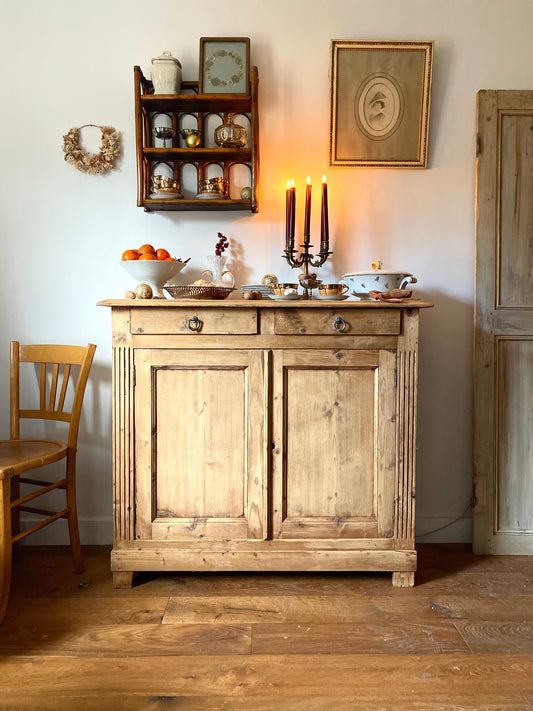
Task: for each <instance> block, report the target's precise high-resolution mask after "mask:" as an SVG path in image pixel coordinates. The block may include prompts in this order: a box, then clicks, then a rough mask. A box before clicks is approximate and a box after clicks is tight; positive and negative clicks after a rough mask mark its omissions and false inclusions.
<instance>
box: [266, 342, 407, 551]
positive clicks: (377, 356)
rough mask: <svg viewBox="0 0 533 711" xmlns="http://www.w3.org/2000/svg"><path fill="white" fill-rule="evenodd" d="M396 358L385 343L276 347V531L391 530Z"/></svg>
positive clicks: (358, 533) (347, 533)
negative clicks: (375, 346) (378, 346)
mask: <svg viewBox="0 0 533 711" xmlns="http://www.w3.org/2000/svg"><path fill="white" fill-rule="evenodd" d="M395 362H396V357H395V354H394V353H393V352H389V351H350V350H341V351H326V350H324V351H314V352H312V351H304V350H301V351H279V352H276V353H275V355H274V392H275V414H274V440H275V450H274V491H275V492H276V494H277V495H276V496H275V499H274V535H275V536H278V537H281V538H339V537H340V538H343V537H344V538H368V537H379V538H382V537H390V536H392V526H393V520H392V517H393V498H394V474H395V451H396V450H395V447H396V443H395V436H396V430H395V387H394V368H395Z"/></svg>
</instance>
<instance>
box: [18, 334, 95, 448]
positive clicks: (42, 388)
mask: <svg viewBox="0 0 533 711" xmlns="http://www.w3.org/2000/svg"><path fill="white" fill-rule="evenodd" d="M95 350H96V346H95V345H94V344H92V343H89V344H87V346H86V347H85V348H84V347H83V346H66V345H57V346H56V345H21V344H20V343H19V342H18V341H12V342H11V369H10V382H11V388H10V438H11V439H19V438H20V420H21V419H23V418H27V419H37V420H58V421H61V422H67V423H68V424H69V431H68V445H69V447H74V448H75V447H76V442H77V438H78V427H79V423H80V416H81V406H82V403H83V395H84V393H85V386H86V384H87V378H88V376H89V370H90V368H91V364H92V361H93V357H94V352H95ZM20 363H35V364H37V365H38V366H39V407H38V408H35V409H32V410H29V409H22V410H21V409H20ZM72 366H80V368H79V372H78V377H77V380H76V383H75V385H74V397H73V400H72V407H71V409H70V412H67V411H65V409H64V408H65V397H66V394H67V388H68V385H69V378H70V376H71V369H72ZM73 377H74V376H73Z"/></svg>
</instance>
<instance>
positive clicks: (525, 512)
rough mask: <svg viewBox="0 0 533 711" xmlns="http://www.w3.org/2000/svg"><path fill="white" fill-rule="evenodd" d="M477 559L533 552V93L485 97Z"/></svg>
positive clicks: (481, 113) (479, 182) (477, 351)
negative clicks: (490, 554)
mask: <svg viewBox="0 0 533 711" xmlns="http://www.w3.org/2000/svg"><path fill="white" fill-rule="evenodd" d="M478 145H479V148H480V151H479V155H478V160H477V168H476V187H477V190H476V293H475V338H474V483H475V497H474V500H475V507H474V540H473V543H474V551H475V552H476V553H502V554H513V553H516V554H531V553H533V521H532V513H531V510H532V503H533V483H532V482H533V453H532V450H531V442H532V441H533V416H532V414H531V402H533V399H532V398H533V249H532V244H533V238H532V231H533V202H532V200H531V195H532V194H533V192H532V191H533V92H532V91H482V92H479V94H478Z"/></svg>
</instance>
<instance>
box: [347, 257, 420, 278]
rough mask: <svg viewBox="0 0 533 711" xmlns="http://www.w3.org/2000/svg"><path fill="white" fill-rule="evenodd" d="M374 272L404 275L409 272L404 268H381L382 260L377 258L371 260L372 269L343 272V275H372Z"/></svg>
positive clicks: (409, 273) (407, 274)
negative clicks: (373, 260)
mask: <svg viewBox="0 0 533 711" xmlns="http://www.w3.org/2000/svg"><path fill="white" fill-rule="evenodd" d="M376 274H403V275H404V276H410V275H411V272H408V271H406V270H405V269H383V262H381V261H380V260H377V261H375V262H372V269H363V270H362V271H358V272H350V273H349V274H345V275H344V276H345V277H352V276H374V275H376Z"/></svg>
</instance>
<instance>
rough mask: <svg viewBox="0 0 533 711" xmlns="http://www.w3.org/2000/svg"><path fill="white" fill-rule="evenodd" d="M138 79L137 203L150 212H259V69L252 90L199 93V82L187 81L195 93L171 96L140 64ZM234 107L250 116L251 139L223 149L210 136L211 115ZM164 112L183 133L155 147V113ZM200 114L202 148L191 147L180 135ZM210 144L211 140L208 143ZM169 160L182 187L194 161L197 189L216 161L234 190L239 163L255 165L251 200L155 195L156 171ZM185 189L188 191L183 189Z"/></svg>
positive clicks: (253, 76) (187, 88)
mask: <svg viewBox="0 0 533 711" xmlns="http://www.w3.org/2000/svg"><path fill="white" fill-rule="evenodd" d="M133 71H134V79H135V133H136V155H137V205H138V206H139V207H143V208H144V209H145V210H146V211H152V210H199V211H204V210H248V211H251V212H257V211H258V181H259V121H258V84H259V79H258V72H257V67H252V68H251V73H250V74H251V76H250V79H251V81H250V86H251V91H250V94H198V93H197V92H198V82H191V81H187V82H184V83H183V85H182V86H183V89H184V90H185V91H188V92H192V93H184V94H176V95H166V94H157V95H155V94H153V93H152V92H153V86H152V82H150V81H149V80H148V79H146V78H145V77H144V75H143V73H142V71H141V68H140V67H138V66H136V67H134V70H133ZM227 112H233V113H236V114H240V115H244V116H246V117H247V118H248V120H249V128H248V143H247V147H246V148H242V149H233V148H218V147H216V146H210V145H209V143H210V139H208V140H206V136H205V130H204V128H205V126H206V121H207V119H208V117H209V116H211V115H213V114H215V115H219V116H221V118H222V116H223V114H224V113H227ZM158 113H165V114H167V115H168V116H169V117H170V118H171V121H172V127H173V128H175V129H176V132H177V135H176V136H175V138H173V139H172V140H171V141H170V140H169V145H168V146H167V147H159V146H157V147H156V146H155V145H154V143H155V141H154V137H153V128H154V117H155V115H156V114H158ZM191 115H192V117H193V118H196V123H197V127H198V129H200V131H202V144H201V146H200V147H198V148H187V147H184V145H183V140H182V138H180V136H179V133H178V131H179V129H180V128H182V127H183V126H182V125H181V123H182V120H183V118H184V117H185V116H188V117H190V116H191ZM206 144H207V145H206ZM158 162H165V163H167V164H169V165H170V166H171V168H172V171H173V176H174V180H175V181H176V182H177V184H178V185H180V186H182V178H183V167H184V166H185V165H192V166H193V167H194V169H195V170H196V177H197V181H196V182H197V190H196V193H198V192H199V191H200V182H201V181H202V180H203V179H204V178H206V177H212V176H210V175H209V174H208V168H209V166H210V165H212V164H218V165H219V166H220V168H221V171H222V177H224V178H226V180H228V184H229V185H230V194H231V190H232V189H233V193H234V192H235V190H236V188H235V186H232V185H231V176H232V168H233V167H234V166H235V165H237V164H242V165H245V166H246V167H247V168H248V169H249V173H250V181H249V183H248V185H249V186H250V187H251V190H252V196H251V199H250V200H242V199H240V197H239V198H235V197H232V198H228V199H224V200H218V199H213V200H209V199H197V198H196V193H192V192H190V191H189V192H190V194H185V195H184V199H175V200H174V199H171V200H167V199H160V200H153V199H151V198H150V194H151V178H152V171H153V168H154V166H155V164H156V163H158ZM181 192H182V193H183V190H181Z"/></svg>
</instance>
